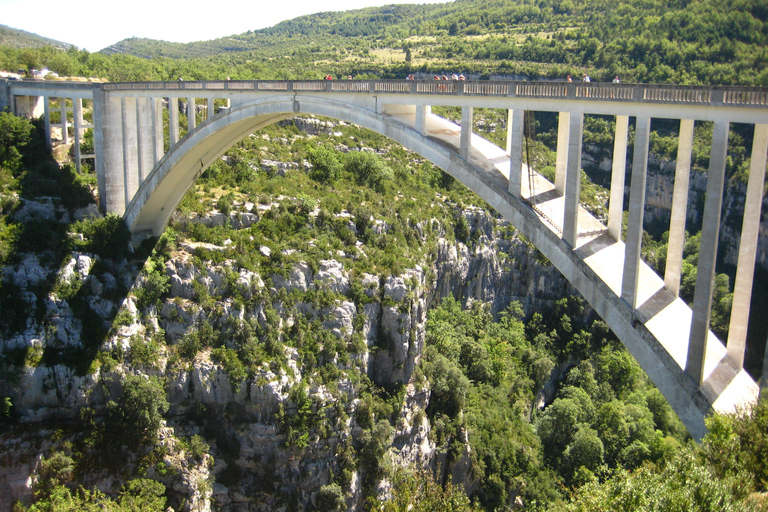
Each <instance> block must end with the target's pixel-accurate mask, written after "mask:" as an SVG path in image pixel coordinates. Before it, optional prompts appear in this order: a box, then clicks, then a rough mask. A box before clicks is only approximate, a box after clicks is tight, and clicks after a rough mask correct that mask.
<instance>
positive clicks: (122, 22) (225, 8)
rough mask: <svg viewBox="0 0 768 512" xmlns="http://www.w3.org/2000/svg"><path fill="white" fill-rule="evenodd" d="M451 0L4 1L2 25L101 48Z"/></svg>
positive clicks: (206, 37)
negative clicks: (137, 40)
mask: <svg viewBox="0 0 768 512" xmlns="http://www.w3.org/2000/svg"><path fill="white" fill-rule="evenodd" d="M443 2H445V0H320V1H317V0H315V1H308V0H288V1H285V0H284V1H279V0H277V1H276V0H213V1H211V2H197V1H192V2H190V1H185V2H181V1H178V0H131V1H125V2H120V1H109V0H73V1H70V2H60V1H54V0H32V1H30V0H0V25H7V26H9V27H13V28H17V29H21V30H26V31H28V32H33V33H35V34H39V35H41V36H44V37H49V38H51V39H56V40H58V41H63V42H65V43H71V44H74V45H75V46H78V47H79V48H84V49H86V50H88V51H90V52H96V51H99V50H101V49H102V48H105V47H107V46H109V45H111V44H114V43H116V42H118V41H121V40H123V39H127V38H129V37H148V38H151V39H161V40H163V41H173V42H177V43H189V42H192V41H207V40H210V39H217V38H219V37H223V36H228V35H232V34H241V33H243V32H247V31H248V30H256V29H260V28H264V27H271V26H273V25H276V24H277V23H280V22H281V21H284V20H288V19H292V18H296V17H298V16H303V15H305V14H313V13H316V12H324V11H347V10H352V9H361V8H363V7H371V6H381V5H388V4H393V3H396V4H426V3H443Z"/></svg>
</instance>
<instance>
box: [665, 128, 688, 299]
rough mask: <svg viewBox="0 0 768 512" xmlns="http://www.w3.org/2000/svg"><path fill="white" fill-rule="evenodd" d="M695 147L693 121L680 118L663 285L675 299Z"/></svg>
mask: <svg viewBox="0 0 768 512" xmlns="http://www.w3.org/2000/svg"><path fill="white" fill-rule="evenodd" d="M692 148H693V119H681V120H680V140H679V141H678V143H677V165H676V166H675V189H674V192H673V193H672V215H671V218H670V221H669V243H668V244H667V266H666V270H665V272H664V285H665V286H666V287H667V290H669V291H670V292H672V293H673V294H674V295H675V297H677V296H678V295H679V294H680V275H681V272H682V265H683V246H684V245H685V220H686V216H687V213H688V182H689V176H690V172H691V151H692Z"/></svg>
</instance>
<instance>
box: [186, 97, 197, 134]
mask: <svg viewBox="0 0 768 512" xmlns="http://www.w3.org/2000/svg"><path fill="white" fill-rule="evenodd" d="M196 111H197V109H196V108H195V98H189V99H188V100H187V131H190V132H191V131H192V130H194V129H195V127H196V126H197V116H196V115H195V112H196Z"/></svg>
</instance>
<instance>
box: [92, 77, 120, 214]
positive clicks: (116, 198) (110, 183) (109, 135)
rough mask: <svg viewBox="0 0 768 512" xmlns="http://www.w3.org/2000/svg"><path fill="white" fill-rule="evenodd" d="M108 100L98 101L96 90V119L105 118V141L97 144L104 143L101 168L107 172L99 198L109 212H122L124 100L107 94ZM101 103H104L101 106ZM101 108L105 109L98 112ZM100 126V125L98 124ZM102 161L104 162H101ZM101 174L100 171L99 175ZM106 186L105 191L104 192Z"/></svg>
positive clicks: (98, 166)
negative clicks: (98, 105)
mask: <svg viewBox="0 0 768 512" xmlns="http://www.w3.org/2000/svg"><path fill="white" fill-rule="evenodd" d="M101 94H103V95H104V101H103V102H102V101H99V102H97V101H96V98H97V95H96V92H95V91H94V101H93V103H94V116H93V117H94V121H96V122H99V121H100V122H101V125H102V126H101V130H98V132H101V138H102V144H99V143H98V142H97V141H94V142H95V143H96V147H97V148H99V146H101V147H103V148H104V149H103V158H99V154H98V149H97V154H96V165H97V172H99V173H103V174H102V176H103V178H102V182H103V183H104V186H103V187H101V186H100V187H99V202H100V203H101V204H102V205H103V208H104V211H105V212H106V213H116V214H117V215H122V214H123V213H124V212H125V177H124V164H123V120H122V110H123V109H122V101H121V100H120V98H118V97H113V96H109V95H107V94H105V93H104V92H103V91H101ZM97 103H100V104H102V105H103V106H102V107H101V108H100V109H97V108H96V107H97ZM98 110H101V113H99V112H98ZM97 127H98V125H97ZM99 162H101V164H100V163H99ZM97 178H98V175H97ZM102 188H103V190H104V194H103V195H102V193H101V191H102Z"/></svg>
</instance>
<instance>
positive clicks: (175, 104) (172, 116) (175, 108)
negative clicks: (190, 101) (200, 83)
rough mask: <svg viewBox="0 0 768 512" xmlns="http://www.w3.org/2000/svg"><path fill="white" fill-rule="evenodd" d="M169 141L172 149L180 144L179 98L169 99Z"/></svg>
mask: <svg viewBox="0 0 768 512" xmlns="http://www.w3.org/2000/svg"><path fill="white" fill-rule="evenodd" d="M168 130H169V132H168V141H169V144H170V145H171V147H173V146H174V145H175V144H176V143H177V142H179V98H168Z"/></svg>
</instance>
